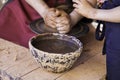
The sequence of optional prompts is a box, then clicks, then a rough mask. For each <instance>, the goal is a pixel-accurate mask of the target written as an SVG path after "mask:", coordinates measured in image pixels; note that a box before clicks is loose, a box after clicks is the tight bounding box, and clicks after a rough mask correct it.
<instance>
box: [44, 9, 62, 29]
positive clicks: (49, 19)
mask: <svg viewBox="0 0 120 80" xmlns="http://www.w3.org/2000/svg"><path fill="white" fill-rule="evenodd" d="M59 14H60V13H59V11H58V10H57V9H55V8H50V9H48V10H47V11H46V13H45V17H43V19H44V22H45V24H46V25H47V26H49V27H52V28H56V24H57V23H56V17H57V16H58V15H59Z"/></svg>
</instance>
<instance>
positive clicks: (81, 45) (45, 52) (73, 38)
mask: <svg viewBox="0 0 120 80" xmlns="http://www.w3.org/2000/svg"><path fill="white" fill-rule="evenodd" d="M41 35H53V36H57V35H59V36H65V37H68V38H70V39H71V40H73V41H75V42H76V43H77V44H78V46H79V47H78V49H77V50H75V51H74V52H69V53H65V54H61V53H57V54H56V53H51V54H50V52H47V51H43V50H39V49H37V48H35V47H34V46H33V45H32V44H31V42H32V40H33V39H35V38H37V37H38V36H41ZM28 44H29V49H30V47H31V46H32V48H34V49H35V50H37V51H39V52H44V54H50V55H67V54H73V53H76V52H80V51H81V50H82V49H83V43H82V42H81V41H80V40H79V39H77V38H76V37H74V36H70V35H67V34H60V33H43V34H38V35H36V36H33V37H31V38H30V39H29V43H28Z"/></svg>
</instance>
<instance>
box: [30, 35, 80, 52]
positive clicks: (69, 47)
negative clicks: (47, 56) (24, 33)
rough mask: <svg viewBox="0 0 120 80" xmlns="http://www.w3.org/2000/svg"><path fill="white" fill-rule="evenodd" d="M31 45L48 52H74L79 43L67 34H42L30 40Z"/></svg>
mask: <svg viewBox="0 0 120 80" xmlns="http://www.w3.org/2000/svg"><path fill="white" fill-rule="evenodd" d="M31 44H32V46H33V47H35V48H37V49H39V50H41V51H44V52H49V53H56V54H65V53H70V52H75V51H76V50H78V49H79V48H80V45H79V44H78V43H77V42H76V41H75V40H74V39H73V38H72V37H69V36H65V35H62V34H61V35H60V34H59V35H58V34H57V35H54V34H52V33H51V34H42V35H38V36H37V37H35V38H33V39H32V40H31Z"/></svg>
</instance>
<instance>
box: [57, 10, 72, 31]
mask: <svg viewBox="0 0 120 80" xmlns="http://www.w3.org/2000/svg"><path fill="white" fill-rule="evenodd" d="M60 13H61V15H60V16H58V17H57V18H56V22H57V25H56V27H57V30H58V32H59V33H68V32H69V31H70V27H71V22H70V21H71V20H70V16H69V15H68V14H67V13H66V12H65V11H63V10H60Z"/></svg>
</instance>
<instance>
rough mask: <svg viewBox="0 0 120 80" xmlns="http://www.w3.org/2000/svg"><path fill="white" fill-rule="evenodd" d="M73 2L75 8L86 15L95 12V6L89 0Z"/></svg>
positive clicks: (74, 0) (75, 0)
mask: <svg viewBox="0 0 120 80" xmlns="http://www.w3.org/2000/svg"><path fill="white" fill-rule="evenodd" d="M73 2H74V4H73V6H74V7H75V10H76V11H77V12H78V13H79V14H81V15H83V16H84V17H87V18H89V16H90V14H91V13H93V10H94V8H93V7H92V6H91V5H90V3H89V2H88V1H87V0H73Z"/></svg>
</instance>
